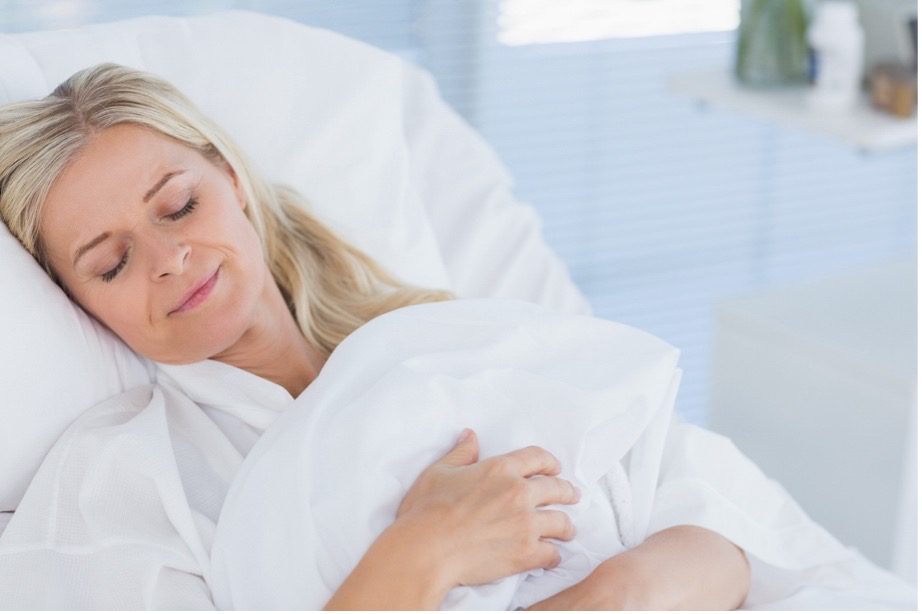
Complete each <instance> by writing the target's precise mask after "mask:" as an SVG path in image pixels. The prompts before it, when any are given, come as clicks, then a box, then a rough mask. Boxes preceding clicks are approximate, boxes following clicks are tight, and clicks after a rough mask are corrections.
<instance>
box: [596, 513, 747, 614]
mask: <svg viewBox="0 0 922 614" xmlns="http://www.w3.org/2000/svg"><path fill="white" fill-rule="evenodd" d="M603 566H605V569H604V570H603V572H604V573H605V574H606V575H607V577H608V578H609V579H610V580H611V581H613V582H614V585H615V587H616V588H621V589H624V590H626V594H625V599H626V603H627V607H628V609H646V610H677V609H683V610H732V609H736V608H738V607H739V606H741V605H742V603H743V601H744V600H745V599H746V595H747V594H748V592H749V578H750V575H749V574H750V570H749V561H748V560H747V559H746V556H745V554H743V552H742V550H740V549H739V548H738V547H737V546H736V545H735V544H733V543H731V542H730V541H729V540H727V539H725V538H724V537H722V536H721V535H719V534H717V533H714V532H713V531H709V530H707V529H703V528H701V527H695V526H687V525H686V526H677V527H671V528H669V529H665V530H663V531H660V532H659V533H655V534H654V535H651V536H650V537H648V538H647V539H646V540H645V541H644V542H643V543H642V544H640V545H639V546H637V547H636V548H634V549H632V550H629V551H627V552H624V553H623V554H621V555H619V556H616V557H613V558H611V559H609V560H608V561H605V562H604V563H603ZM619 577H624V578H625V579H626V580H627V581H629V582H630V586H627V587H625V586H624V581H619V580H618V578H619Z"/></svg>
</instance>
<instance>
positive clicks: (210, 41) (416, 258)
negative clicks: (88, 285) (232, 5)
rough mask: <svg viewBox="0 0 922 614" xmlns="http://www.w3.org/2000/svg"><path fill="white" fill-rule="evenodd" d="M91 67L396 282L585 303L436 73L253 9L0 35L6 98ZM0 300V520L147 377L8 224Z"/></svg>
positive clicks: (1, 249)
mask: <svg viewBox="0 0 922 614" xmlns="http://www.w3.org/2000/svg"><path fill="white" fill-rule="evenodd" d="M100 62H117V63H120V64H125V65H128V66H132V67H136V68H140V69H144V70H147V71H150V72H153V73H155V74H158V75H160V76H162V77H164V78H166V79H167V80H169V81H170V82H172V83H173V84H175V85H176V86H177V87H179V89H180V90H182V91H183V92H184V93H185V94H186V95H188V96H189V97H190V98H191V99H192V100H193V102H195V103H196V104H197V105H198V106H199V107H200V108H201V109H202V110H203V111H204V112H205V114H206V115H208V116H209V117H211V118H212V119H214V120H215V121H216V122H217V123H218V124H219V125H221V126H222V127H224V128H225V129H226V130H227V131H228V132H229V133H230V134H231V136H233V137H234V138H235V139H236V141H237V142H238V143H239V144H240V146H241V148H242V150H243V151H244V152H245V153H246V154H248V156H249V158H250V159H251V161H252V162H253V163H254V164H255V166H256V167H257V168H258V169H259V170H261V171H262V172H263V173H264V174H265V175H266V176H267V177H268V178H270V179H271V180H273V181H276V182H281V183H286V184H289V185H291V186H293V187H295V188H297V189H298V190H300V191H301V192H302V193H303V194H305V196H306V197H307V198H308V200H309V201H310V203H311V205H312V207H313V208H314V209H313V211H314V213H315V214H316V215H317V216H318V217H320V218H321V219H322V220H324V221H326V222H327V223H328V224H330V225H331V226H332V227H333V228H334V229H335V230H337V231H338V232H339V233H340V234H341V235H342V236H344V237H345V238H346V239H347V240H349V241H351V242H353V243H354V244H356V245H357V246H359V247H360V248H362V249H363V250H365V251H366V252H367V253H369V254H370V255H371V256H372V257H374V258H375V259H376V260H378V261H379V262H381V263H382V264H383V265H384V266H385V267H386V268H388V269H390V270H391V271H393V272H394V273H396V274H397V275H398V276H399V277H401V278H403V279H404V280H405V281H407V282H410V283H413V284H417V285H420V286H427V287H439V288H447V289H450V290H452V291H453V292H455V293H456V294H457V295H459V296H461V297H496V298H517V299H523V300H527V301H531V302H535V303H539V304H542V305H544V306H547V307H550V308H552V309H556V310H559V311H563V312H569V313H583V314H588V313H590V306H589V304H588V301H587V300H586V298H585V297H584V296H583V295H582V294H581V293H580V291H579V290H578V289H577V288H576V286H575V285H574V284H573V282H572V281H571V279H570V277H569V275H568V273H567V270H566V268H565V267H564V265H563V264H562V262H561V261H560V259H559V258H558V257H557V256H556V255H555V254H554V253H553V252H552V251H551V250H550V249H549V248H548V246H547V245H546V243H545V242H544V240H543V238H542V234H541V222H540V219H539V218H538V216H537V214H536V213H535V211H534V210H533V209H532V208H531V207H529V206H528V205H526V204H523V203H521V202H519V201H517V200H516V198H515V197H514V195H513V192H512V185H513V184H512V179H511V177H510V176H509V174H508V172H507V171H506V170H505V168H504V167H503V165H502V163H501V162H500V160H499V159H498V158H497V156H496V155H495V154H494V152H493V151H492V150H491V149H490V147H489V146H488V145H487V144H486V143H485V142H484V141H483V140H482V139H481V138H480V137H479V136H478V135H477V134H476V132H475V131H474V130H473V129H471V128H470V127H469V126H468V125H467V124H466V123H465V122H464V121H463V120H462V119H461V118H460V117H459V116H458V115H457V114H455V113H454V112H453V111H452V110H451V109H450V108H449V107H448V106H447V105H446V104H445V103H444V102H443V101H442V100H441V98H440V97H439V94H438V91H437V88H436V86H435V84H434V81H433V79H432V78H431V77H430V76H429V75H428V74H427V73H425V72H424V71H422V70H420V69H419V68H417V67H415V66H413V65H410V64H408V63H407V62H404V61H403V60H401V59H399V58H398V57H396V56H393V55H391V54H387V53H384V52H382V51H380V50H377V49H374V48H372V47H370V46H367V45H365V44H363V43H360V42H357V41H354V40H351V39H348V38H345V37H343V36H340V35H338V34H335V33H332V32H329V31H325V30H320V29H316V28H310V27H307V26H304V25H301V24H296V23H293V22H290V21H287V20H284V19H279V18H275V17H269V16H266V15H262V14H258V13H251V12H245V11H230V12H223V13H216V14H212V15H208V16H203V17H193V18H167V17H144V18H139V19H132V20H127V21H121V22H115V23H108V24H99V25H92V26H86V27H83V28H79V29H74V30H61V31H49V32H35V33H24V34H14V35H3V36H0V104H5V103H7V102H11V101H16V100H23V99H33V98H39V97H43V96H45V95H47V94H48V93H49V92H50V91H51V90H52V89H53V88H54V87H55V86H56V85H57V84H58V83H60V82H61V81H63V80H64V79H66V78H67V77H68V76H70V75H71V74H72V73H74V72H75V71H77V70H79V69H82V68H85V67H87V66H90V65H93V64H97V63H100ZM357 177H358V178H360V179H358V180H357V179H356V178H357ZM0 297H2V300H0V321H2V322H3V323H4V326H2V327H0V347H2V348H3V352H2V355H0V356H2V358H0V360H2V361H3V364H2V365H0V385H2V389H3V391H4V398H3V402H2V405H0V411H2V412H3V414H4V429H3V430H2V431H0V432H2V435H0V510H2V511H3V512H4V513H3V514H0V529H2V528H3V527H4V526H5V524H6V522H7V521H8V520H9V517H10V516H11V515H12V514H13V513H14V510H15V509H16V507H17V505H18V503H19V501H20V500H21V498H22V496H23V493H24V492H25V491H26V488H27V486H28V484H29V482H30V480H31V479H32V476H34V475H35V472H36V471H37V469H38V467H39V465H40V464H41V462H42V459H43V458H44V455H45V454H46V453H47V451H48V450H49V449H50V448H51V447H52V445H53V444H54V442H55V440H56V439H57V437H58V436H60V434H61V433H62V432H63V431H64V430H65V428H66V427H67V426H68V425H69V424H70V423H71V422H72V421H73V420H74V419H75V418H76V417H77V416H78V415H79V414H80V413H81V412H82V411H83V410H85V409H86V408H89V407H91V406H93V405H95V404H96V403H98V402H99V401H102V400H104V399H106V398H108V397H111V396H112V395H115V394H117V393H119V392H121V391H123V390H126V389H129V388H131V387H133V386H136V385H139V384H143V383H148V382H149V381H150V379H151V377H152V374H153V370H152V365H151V364H149V363H148V362H147V361H145V360H143V359H142V358H140V357H139V356H137V355H135V354H134V353H132V352H131V351H130V350H129V349H128V348H127V347H126V346H125V345H124V344H123V343H121V342H120V341H119V340H118V339H117V338H115V337H114V336H113V335H112V334H111V333H110V332H109V331H108V330H106V329H105V328H104V327H102V326H101V325H99V324H98V323H97V322H95V321H94V320H93V319H91V318H90V317H89V316H88V315H87V314H85V313H84V312H83V311H82V310H80V309H79V308H78V307H76V306H75V305H74V304H72V303H71V302H70V301H69V300H68V299H67V297H66V296H65V295H64V294H63V292H62V291H61V290H60V289H59V288H58V287H57V286H55V285H54V284H53V283H52V282H51V281H50V280H49V279H48V278H47V277H46V275H45V274H44V273H43V272H42V271H41V270H40V269H39V267H38V266H37V265H36V263H35V262H34V261H33V260H32V259H31V257H30V256H29V255H28V254H27V253H25V251H24V250H23V249H22V248H21V247H20V246H19V244H18V243H17V242H16V241H15V239H13V238H12V237H11V236H10V235H9V233H8V231H7V230H6V228H5V227H4V226H2V225H0ZM64 399H66V401H67V402H66V403H62V400H64ZM820 605H821V604H820Z"/></svg>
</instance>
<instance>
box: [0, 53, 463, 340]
mask: <svg viewBox="0 0 922 614" xmlns="http://www.w3.org/2000/svg"><path fill="white" fill-rule="evenodd" d="M123 123H129V124H136V125H140V126H144V127H147V128H149V129H153V130H155V131H157V132H159V133H161V134H163V135H165V136H167V137H170V138H172V139H175V140H176V141H179V142H181V143H183V144H184V145H186V146H188V147H190V148H192V149H194V150H196V151H198V152H199V153H201V154H202V155H203V156H205V157H206V158H208V159H209V160H211V161H212V162H214V163H220V162H226V163H227V164H228V165H229V166H230V167H231V169H233V171H234V173H235V174H236V175H237V178H238V180H239V182H240V184H241V187H242V189H243V192H244V194H245V197H246V200H247V207H246V210H245V211H246V215H247V217H248V218H249V220H250V222H251V223H252V224H253V227H254V228H255V230H256V234H257V235H258V236H259V239H260V241H261V243H262V247H263V255H264V257H265V259H266V262H267V263H268V266H269V270H270V271H271V273H272V275H273V277H274V278H275V281H276V283H277V284H278V286H279V289H280V290H281V292H282V295H283V296H284V297H285V301H286V302H287V303H288V308H289V310H290V311H291V313H292V315H293V316H294V318H295V320H296V321H297V323H298V326H299V327H300V329H301V332H302V333H303V334H304V336H305V338H306V339H307V340H308V341H309V342H310V343H311V344H312V345H313V346H314V347H316V348H318V349H320V350H321V351H322V352H324V354H325V356H329V354H330V353H331V352H332V351H333V350H334V349H335V348H336V346H337V345H338V344H339V343H340V342H341V341H342V340H343V339H344V338H345V337H346V336H347V335H349V334H350V333H351V332H352V331H354V330H355V329H356V328H358V327H359V326H361V325H362V324H364V323H365V322H367V321H368V320H370V319H372V318H374V317H376V316H378V315H381V314H383V313H386V312H388V311H391V310H393V309H397V308H399V307H403V306H407V305H412V304H417V303H425V302H433V301H440V300H449V299H452V298H454V297H453V295H452V294H451V293H449V292H446V291H441V290H430V289H424V288H417V287H413V286H409V285H406V284H404V283H402V282H401V281H400V280H398V279H397V278H396V277H394V276H393V275H391V274H390V273H388V272H387V271H385V270H383V269H382V267H380V266H379V265H378V264H376V263H375V262H374V260H372V259H371V258H370V257H369V256H368V255H366V254H364V253H363V252H362V251H360V250H358V249H356V248H355V247H353V246H351V245H349V244H348V243H346V242H345V241H344V240H342V239H341V238H339V237H338V236H336V234H335V233H333V232H332V231H331V230H330V229H329V228H327V227H325V226H324V225H323V224H321V223H320V222H319V221H318V220H317V219H316V218H314V217H313V216H312V215H311V214H310V213H309V212H308V209H309V205H308V203H307V202H306V200H305V199H304V198H303V197H302V196H301V195H300V194H299V193H298V192H296V191H295V190H293V189H291V188H289V187H286V186H283V185H277V184H271V183H269V182H267V181H266V180H264V179H263V178H262V177H260V176H259V175H258V174H257V173H255V172H254V170H253V168H252V167H251V166H250V165H249V163H248V162H247V161H246V159H245V158H244V156H243V154H242V153H241V152H240V150H239V149H238V148H237V146H236V145H235V144H234V143H233V142H232V140H231V139H230V138H229V136H228V135H227V134H226V133H225V132H224V131H223V130H222V129H221V128H219V127H218V126H217V125H216V124H214V123H213V122H212V121H211V120H209V119H208V118H207V117H205V116H204V115H203V114H202V113H201V112H200V111H199V110H198V109H197V108H196V107H195V106H194V105H193V104H192V103H191V102H190V101H189V100H188V99H187V98H186V97H185V96H184V95H183V94H182V93H180V92H179V91H178V90H177V89H176V88H174V87H173V86H172V85H170V84H169V83H167V82H166V81H164V80H163V79H160V78H158V77H155V76H153V75H150V74H148V73H145V72H141V71H138V70H133V69H130V68H127V67H124V66H119V65H117V64H100V65H97V66H94V67H91V68H87V69H85V70H82V71H80V72H78V73H76V74H74V75H73V76H71V77H70V78H69V79H67V81H65V82H64V83H62V84H61V85H59V86H58V87H57V88H55V90H54V91H53V92H52V93H51V94H50V95H48V96H47V97H45V98H43V99H41V100H35V101H26V102H18V103H13V104H10V105H7V106H5V107H0V218H2V219H3V221H4V222H5V223H6V225H7V227H8V228H9V229H10V232H11V233H12V234H13V235H14V236H15V237H16V238H17V239H18V240H19V242H20V243H22V245H23V247H25V248H26V250H27V251H28V252H29V253H30V254H32V256H33V257H34V258H35V259H36V260H37V261H38V263H39V264H40V265H41V266H42V267H43V268H44V269H45V271H46V272H47V273H48V274H49V275H50V276H51V277H52V279H54V280H55V281H56V282H57V283H58V285H60V286H61V287H62V288H63V289H64V290H65V292H66V291H67V288H66V287H65V286H64V284H63V283H61V280H60V279H59V277H58V276H57V274H56V273H55V272H54V270H53V269H52V267H51V265H50V263H49V260H48V258H47V253H46V250H45V249H44V246H43V245H42V237H41V236H40V234H39V220H40V216H41V209H42V205H43V203H44V201H45V198H46V197H47V195H48V193H49V190H50V189H51V186H52V184H53V183H54V181H55V179H56V178H57V177H58V176H59V175H60V174H61V172H62V171H63V170H64V169H65V167H66V166H67V164H68V163H69V162H70V161H71V160H72V159H73V158H74V155H75V154H76V153H77V152H78V151H80V149H81V148H82V147H83V146H84V145H85V144H86V143H87V142H88V140H89V139H90V138H91V137H92V135H93V134H94V133H96V132H98V131H101V130H104V129H105V128H109V127H111V126H114V125H116V124H123Z"/></svg>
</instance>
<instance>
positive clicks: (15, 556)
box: [0, 300, 915, 609]
mask: <svg viewBox="0 0 922 614" xmlns="http://www.w3.org/2000/svg"><path fill="white" fill-rule="evenodd" d="M677 356H678V353H677V352H676V351H675V350H674V349H673V348H671V347H669V346H668V345H667V344H665V343H663V342H662V341H660V340H658V339H656V338H654V337H652V336H650V335H647V334H645V333H642V332H641V331H638V330H635V329H631V328H629V327H626V326H622V325H618V324H614V323H611V322H605V321H601V320H595V319H592V318H587V317H578V316H562V315H557V314H554V313H551V312H549V311H546V310H544V309H542V308H539V307H536V306H533V305H529V304H526V303H520V302H512V301H495V300H472V301H454V302H450V303H438V304H431V305H419V306H414V307H409V308H405V309H401V310H398V311H396V312H392V313H390V314H387V315H385V316H382V317H380V318H377V319H375V320H373V321H372V322H370V323H369V324H367V325H366V326H363V327H362V328H361V329H359V330H358V331H356V332H355V333H354V334H353V335H351V336H350V337H349V338H347V339H346V340H345V341H344V342H343V343H342V344H341V345H340V346H339V347H338V348H337V350H336V351H335V352H334V354H333V355H332V356H331V358H330V359H329V361H328V362H327V364H326V365H325V366H324V368H323V371H322V372H321V374H320V376H319V377H318V379H317V380H316V381H314V382H313V383H312V384H311V385H310V386H309V387H308V388H307V389H306V390H305V392H304V393H303V394H302V395H301V396H299V397H298V399H297V400H295V401H294V402H293V403H292V402H291V401H290V397H288V398H285V395H284V394H281V393H280V390H281V389H280V388H279V387H277V386H274V385H273V384H271V383H269V382H265V381H261V379H260V378H256V377H255V376H253V375H252V374H249V373H246V372H241V371H239V370H236V369H234V368H231V367H229V366H227V365H221V366H220V367H218V365H220V364H221V363H213V364H204V363H202V364H199V365H190V366H189V368H188V369H182V368H173V369H172V370H170V371H168V373H169V374H170V375H172V376H173V377H164V379H163V380H162V381H161V384H160V385H158V386H155V387H153V388H149V387H145V388H140V389H136V390H133V391H130V392H129V393H126V394H123V395H120V396H119V397H116V398H114V399H112V400H110V401H107V402H105V403H102V404H100V405H99V406H97V407H95V408H93V409H91V410H90V411H88V412H86V413H85V414H84V415H83V416H81V417H80V419H78V420H77V421H76V422H75V423H74V424H73V425H72V426H71V428H70V429H69V430H68V431H67V432H66V433H65V434H64V436H62V438H61V440H60V441H59V442H58V443H57V444H56V445H55V447H54V449H53V450H52V452H51V454H49V456H48V458H46V460H45V463H44V464H43V465H42V468H41V470H40V471H39V474H38V475H37V476H36V478H35V480H33V482H32V484H31V485H30V487H29V490H28V491H27V493H26V496H25V498H24V499H23V502H22V504H21V505H20V507H19V509H18V510H17V513H16V514H15V515H14V518H13V520H12V521H11V522H10V524H9V526H8V527H7V529H6V531H4V533H3V535H2V536H0V607H2V608H4V609H9V608H30V609H31V608H67V609H76V608H84V609H108V608H118V609H134V608H182V609H194V608H195V609H197V608H209V607H214V605H215V604H216V605H217V606H218V607H221V608H238V609H239V608H248V609H249V608H253V609H255V608H308V609H315V608H320V607H322V606H323V604H324V602H325V601H326V600H327V599H328V598H329V596H330V595H331V594H332V592H333V590H335V588H336V587H337V586H338V585H339V584H340V582H341V581H342V579H343V578H344V577H345V576H346V574H347V573H348V572H349V571H350V570H351V569H352V568H353V567H354V565H355V563H356V562H357V561H358V560H359V558H360V557H361V556H362V554H363V553H364V552H365V550H366V548H367V547H368V545H369V544H370V543H371V541H372V540H373V539H374V537H375V536H376V535H377V534H378V533H379V532H380V531H381V530H383V528H384V527H385V526H387V525H388V524H389V523H390V522H391V521H392V519H393V515H394V512H395V510H396V508H397V505H398V503H399V501H400V499H401V498H402V496H403V494H404V493H405V492H406V490H407V488H408V487H409V486H410V484H411V483H412V482H413V480H414V479H415V478H416V476H417V475H418V474H419V472H420V471H421V470H422V469H423V468H424V467H426V466H427V465H428V464H429V463H431V462H432V461H433V460H434V459H436V458H437V457H439V456H440V455H441V454H443V453H444V452H445V451H446V450H447V449H448V448H449V447H450V446H451V445H452V443H453V441H454V439H455V438H456V437H457V434H458V432H459V431H460V430H461V429H462V428H463V427H472V428H474V429H475V430H476V431H477V432H478V435H479V436H480V442H481V450H482V456H490V455H493V454H499V453H502V452H506V451H509V450H512V449H515V448H518V447H522V446H526V445H531V444H537V445H541V446H543V447H545V448H547V449H549V450H551V451H552V452H553V453H554V454H555V455H556V456H557V457H558V458H559V459H560V460H561V462H562V465H563V475H564V477H566V478H568V479H570V480H572V481H573V482H575V483H576V484H577V485H578V486H580V488H581V489H582V491H583V499H582V501H581V502H580V503H579V504H578V505H575V506H567V507H566V508H565V509H566V510H567V511H568V512H569V513H570V515H571V517H572V518H573V520H574V522H575V524H576V526H577V529H578V535H577V538H576V539H575V540H574V541H572V542H569V543H566V544H561V549H562V553H563V561H562V563H561V565H560V566H559V567H558V568H557V569H555V570H553V571H551V572H545V573H530V574H521V575H519V576H514V577H511V578H507V579H504V580H501V581H499V582H495V583H492V584H489V585H485V586H480V587H470V588H461V589H455V590H454V591H452V592H451V593H450V594H449V596H448V598H447V599H446V601H445V603H444V604H443V607H445V608H463V609H480V608H489V609H504V608H508V607H516V606H524V605H528V604H530V603H532V602H533V601H535V600H538V599H540V598H542V597H544V596H546V595H549V594H551V593H553V592H556V591H558V590H560V589H562V588H563V587H564V586H566V585H569V584H570V583H572V582H575V581H577V580H579V579H580V578H582V577H583V576H584V575H586V574H587V573H589V572H590V571H591V569H592V568H593V567H594V565H595V564H596V563H598V562H599V561H601V560H603V559H604V558H607V557H609V556H611V555H613V554H616V553H618V552H621V551H623V550H624V549H626V548H630V547H632V546H635V545H637V544H638V543H640V542H642V541H643V539H644V538H645V537H646V536H647V535H649V534H650V533H652V532H655V531H658V530H661V529H663V528H666V527H669V526H673V525H677V524H686V523H688V524H696V525H699V526H704V527H708V528H711V529H713V530H716V531H718V532H720V533H721V534H723V535H724V536H726V537H727V538H729V539H731V540H732V541H734V542H735V543H737V544H738V545H740V546H741V547H742V548H743V549H744V550H746V552H747V554H748V556H749V557H750V560H751V561H752V563H753V589H752V592H751V593H750V597H749V599H748V600H747V602H746V606H747V607H750V608H782V607H794V608H823V607H829V608H833V609H842V608H850V607H854V608H873V609H880V608H901V607H905V608H912V607H914V605H915V603H914V600H915V596H914V592H913V591H912V590H911V589H910V588H909V587H906V586H905V585H903V584H901V583H900V582H898V581H897V580H895V579H894V578H893V577H892V576H890V575H889V574H886V573H884V572H882V571H881V570H879V569H877V568H875V567H873V566H871V565H870V564H869V563H867V562H866V561H865V560H864V559H863V558H862V557H860V556H858V555H857V554H856V553H853V552H851V551H849V550H847V549H846V548H844V547H843V546H842V545H841V544H839V543H838V542H837V541H836V540H835V539H833V538H832V537H831V536H830V535H829V534H828V533H827V532H826V531H824V530H823V529H822V528H820V527H819V526H817V525H816V524H815V523H813V522H812V521H811V520H810V519H809V518H808V517H807V516H806V515H805V514H803V512H802V511H801V510H800V509H799V508H798V507H797V505H796V504H795V503H794V502H793V501H792V500H791V499H790V497H789V496H788V495H787V494H786V493H785V492H784V491H783V489H781V488H780V487H779V486H778V485H777V484H775V483H773V482H771V481H770V480H768V479H767V478H765V477H764V476H763V475H762V474H761V473H760V472H759V471H758V469H756V468H755V467H754V466H753V465H752V464H751V463H750V462H749V461H748V460H746V459H745V458H744V457H743V456H742V455H741V454H740V453H739V452H738V451H737V450H736V449H735V448H734V447H733V446H732V444H730V443H729V442H728V441H727V440H726V439H724V438H722V437H719V436H717V435H714V434H712V433H709V432H707V431H704V430H702V429H698V428H696V427H692V426H689V425H687V424H684V423H682V422H681V420H679V419H677V418H676V417H675V416H674V414H673V412H672V402H673V399H674V395H675V391H676V386H677V383H678V377H677V375H678V374H677V370H676V368H675V365H676V360H677ZM209 362H211V361H209ZM216 367H217V368H222V369H224V371H221V372H220V378H221V379H220V381H219V380H217V379H215V377H214V374H215V373H216V372H215V371H214V369H215V368H216ZM255 380H260V381H255ZM282 392H283V391H282ZM203 409H204V410H205V411H202V410H203ZM281 411H283V412H284V413H281V414H280V415H279V413H278V412H281ZM219 414H220V416H219ZM276 416H279V417H278V418H277V419H276ZM229 420H237V421H238V422H239V423H240V424H245V425H248V426H247V427H246V429H249V431H246V429H244V430H241V431H239V432H238V435H235V436H231V435H230V434H229V431H228V429H227V428H224V427H222V428H218V427H217V426H216V422H226V421H229ZM225 426H226V425H225ZM266 427H268V430H265V433H264V434H263V435H262V437H261V438H260V439H259V441H258V442H257V443H256V445H255V447H253V449H252V451H251V452H250V453H249V455H248V456H247V457H246V459H245V460H243V455H244V454H245V453H246V450H247V449H248V444H245V443H241V442H243V441H244V439H246V433H247V432H252V434H253V438H254V439H255V437H256V436H257V435H258V433H260V432H262V431H263V430H264V429H266ZM241 462H242V464H241ZM228 488H229V491H228ZM225 493H226V499H225ZM222 504H223V507H222ZM219 514H220V518H219Z"/></svg>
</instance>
